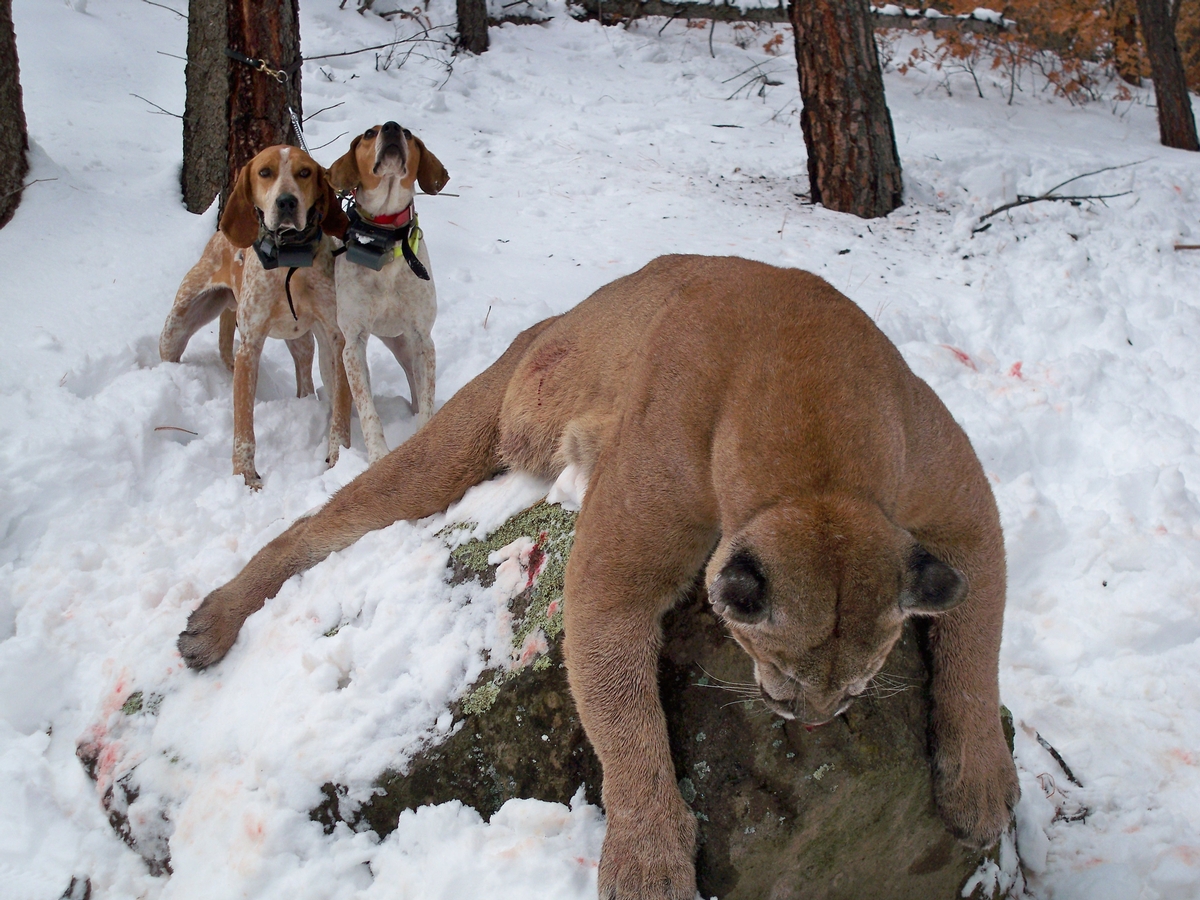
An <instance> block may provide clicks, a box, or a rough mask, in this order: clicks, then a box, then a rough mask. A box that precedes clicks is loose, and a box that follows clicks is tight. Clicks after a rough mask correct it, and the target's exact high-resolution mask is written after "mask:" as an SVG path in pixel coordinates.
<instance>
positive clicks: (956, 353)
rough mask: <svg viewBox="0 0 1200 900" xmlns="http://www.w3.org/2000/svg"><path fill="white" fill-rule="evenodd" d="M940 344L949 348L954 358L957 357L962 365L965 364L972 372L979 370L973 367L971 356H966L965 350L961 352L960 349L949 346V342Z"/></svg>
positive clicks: (973, 362)
mask: <svg viewBox="0 0 1200 900" xmlns="http://www.w3.org/2000/svg"><path fill="white" fill-rule="evenodd" d="M942 346H943V347H944V348H945V349H947V350H949V351H950V352H951V353H953V354H954V358H955V359H957V360H958V361H959V362H960V363H962V364H963V365H964V366H966V367H967V368H968V369H970V370H971V371H972V372H978V371H979V370H978V369H976V368H975V361H974V360H972V359H971V357H970V356H968V355H967V354H966V353H965V352H963V351H962V350H959V349H958V348H957V347H951V346H950V345H949V344H942Z"/></svg>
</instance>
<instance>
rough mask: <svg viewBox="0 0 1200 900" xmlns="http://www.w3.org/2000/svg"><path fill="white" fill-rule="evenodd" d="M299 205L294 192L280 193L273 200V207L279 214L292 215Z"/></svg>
mask: <svg viewBox="0 0 1200 900" xmlns="http://www.w3.org/2000/svg"><path fill="white" fill-rule="evenodd" d="M299 206H300V201H299V200H297V199H296V195H295V194H280V195H279V197H278V198H277V199H276V200H275V209H277V210H278V211H279V213H280V214H281V215H285V216H294V215H295V214H296V210H297V209H298V208H299Z"/></svg>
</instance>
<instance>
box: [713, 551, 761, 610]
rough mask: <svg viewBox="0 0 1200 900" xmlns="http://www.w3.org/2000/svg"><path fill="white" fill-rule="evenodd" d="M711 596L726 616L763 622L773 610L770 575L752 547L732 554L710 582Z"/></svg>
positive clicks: (718, 608)
mask: <svg viewBox="0 0 1200 900" xmlns="http://www.w3.org/2000/svg"><path fill="white" fill-rule="evenodd" d="M708 597H709V600H711V601H712V605H713V609H715V610H716V611H717V612H718V613H720V614H721V615H722V616H724V617H725V618H727V619H731V620H732V621H734V622H741V623H743V624H746V625H753V624H754V623H755V622H761V621H762V620H763V619H765V618H766V617H767V614H768V612H769V609H768V604H767V578H766V576H765V575H764V574H763V570H762V566H761V565H760V564H759V562H758V560H757V559H756V558H755V557H754V555H753V554H752V553H750V552H749V551H748V550H738V551H737V552H735V553H734V554H733V556H731V557H730V558H729V562H727V563H725V565H724V566H723V567H722V569H721V573H720V574H719V575H718V576H717V577H716V578H715V579H713V583H712V584H711V585H710V586H709V589H708Z"/></svg>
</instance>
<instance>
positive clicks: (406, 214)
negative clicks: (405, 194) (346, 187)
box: [355, 197, 413, 228]
mask: <svg viewBox="0 0 1200 900" xmlns="http://www.w3.org/2000/svg"><path fill="white" fill-rule="evenodd" d="M357 199H358V198H357V197H355V201H356V202H355V207H356V208H357V209H358V215H359V216H360V217H361V218H362V220H363V221H364V222H366V223H368V224H370V225H381V226H383V227H384V228H403V227H404V226H405V225H407V224H408V223H409V222H411V221H412V219H413V205H412V204H411V203H410V204H408V206H406V207H404V209H402V210H400V212H398V213H392V214H391V215H387V216H376V217H374V218H371V216H368V215H367V214H366V213H365V212H363V209H362V207H361V206H358V203H357Z"/></svg>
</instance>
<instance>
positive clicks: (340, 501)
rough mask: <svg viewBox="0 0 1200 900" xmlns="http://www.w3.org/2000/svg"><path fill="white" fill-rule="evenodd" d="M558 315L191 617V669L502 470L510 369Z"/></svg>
mask: <svg viewBox="0 0 1200 900" xmlns="http://www.w3.org/2000/svg"><path fill="white" fill-rule="evenodd" d="M552 321H553V319H547V320H545V321H543V322H539V323H538V324H537V325H535V326H533V327H532V328H530V329H528V330H526V331H524V332H522V333H521V334H520V335H518V337H517V339H516V340H515V341H513V343H512V345H511V346H510V347H509V348H508V350H506V351H505V353H504V355H503V356H501V357H500V358H499V359H498V360H497V361H496V362H495V363H493V364H492V365H491V366H490V367H489V368H488V369H487V370H485V371H484V372H483V373H482V374H481V375H479V376H478V377H477V378H475V379H474V380H473V381H471V382H470V383H469V384H468V385H467V386H466V387H464V388H463V389H462V390H460V391H459V392H458V393H457V394H455V395H454V396H453V397H451V398H450V400H449V401H447V403H446V404H445V406H443V407H442V408H441V409H440V410H438V412H437V413H436V414H435V415H434V417H433V418H432V419H430V421H429V422H428V423H427V424H426V425H425V427H424V428H422V429H420V430H419V431H418V432H417V433H416V434H415V435H413V436H412V437H411V438H409V439H408V440H407V441H405V442H404V443H403V444H401V445H400V446H399V447H397V448H396V449H395V450H393V451H392V452H391V453H389V454H388V455H387V456H385V457H384V458H383V459H381V460H380V461H379V462H377V463H376V464H375V465H373V466H371V468H369V469H368V470H367V471H365V472H363V473H362V474H361V475H359V476H358V478H356V479H354V481H352V482H350V483H349V484H348V485H346V486H345V487H344V488H342V489H341V490H340V491H338V492H337V493H336V494H334V496H333V497H332V498H331V499H330V501H329V502H328V503H327V504H326V505H325V506H324V507H322V508H321V509H320V510H319V511H317V512H316V513H314V514H312V515H310V516H306V517H304V518H302V519H299V520H297V521H296V522H294V523H293V524H292V526H291V527H290V528H288V530H287V531H285V532H284V533H283V534H281V535H280V536H279V537H277V538H275V540H273V541H271V542H270V543H269V544H267V545H266V546H265V547H263V548H262V550H260V551H259V552H258V553H257V554H255V556H254V558H253V559H251V560H250V562H249V563H247V564H246V567H245V568H244V569H243V570H242V571H241V572H240V573H239V574H238V575H237V576H236V577H235V578H234V579H233V580H232V581H230V582H229V583H228V584H226V585H225V586H223V587H220V588H218V589H217V590H215V591H213V592H212V593H210V594H209V595H208V596H207V597H206V598H205V599H204V602H203V603H202V604H201V605H200V606H199V607H198V608H197V609H196V611H195V612H193V613H192V615H191V617H190V618H189V619H188V625H187V629H186V630H185V631H184V632H183V633H182V634H180V636H179V642H178V646H179V650H180V653H182V655H183V657H184V659H185V660H186V662H187V664H188V665H189V666H191V667H192V668H204V667H205V666H209V665H212V664H213V663H215V662H217V661H218V660H219V659H221V658H222V657H223V656H224V655H225V654H226V652H228V650H229V648H230V647H231V646H232V645H233V642H234V640H236V638H237V633H238V631H239V630H240V629H241V626H242V623H243V622H245V620H246V618H247V617H248V616H249V615H250V614H251V613H254V612H255V611H257V610H258V609H261V608H262V605H263V604H264V603H265V602H266V601H267V600H268V599H269V598H271V597H274V596H275V595H276V594H277V593H279V589H280V588H281V587H282V586H283V584H284V582H285V581H287V580H288V579H289V578H291V577H292V576H293V575H297V574H299V573H300V572H303V571H305V570H307V569H309V568H311V567H312V566H314V565H316V564H317V563H319V562H320V561H321V560H323V559H325V557H327V556H328V555H329V554H330V553H334V552H336V551H338V550H342V549H344V548H346V547H348V546H350V545H351V544H353V543H354V542H355V541H357V540H358V539H359V538H361V537H362V536H363V535H365V534H367V533H368V532H371V531H375V530H377V529H380V528H385V527H387V526H388V525H391V524H392V523H393V522H396V521H399V520H400V519H420V518H424V517H425V516H429V515H433V514H434V513H436V512H441V511H442V510H444V509H445V508H446V507H448V506H449V505H450V504H451V503H453V502H454V501H456V500H458V499H460V498H461V497H462V495H463V494H465V493H466V492H467V489H468V488H470V487H471V486H472V485H475V484H479V483H480V482H481V481H485V480H487V479H488V478H491V477H493V476H494V475H496V474H498V473H499V472H500V471H502V470H503V468H504V466H503V463H502V461H501V459H500V453H499V443H500V410H501V406H502V405H503V403H504V395H505V391H506V390H507V388H508V383H509V381H510V380H511V378H512V376H513V373H514V372H515V370H516V368H517V364H518V363H519V362H520V360H521V357H522V356H523V355H524V353H525V351H526V349H527V348H528V347H529V345H530V343H531V342H532V341H533V339H534V338H535V337H536V336H537V335H538V334H539V333H540V332H541V331H542V330H543V329H544V328H545V327H546V326H547V325H548V324H549V323H550V322H552Z"/></svg>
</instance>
